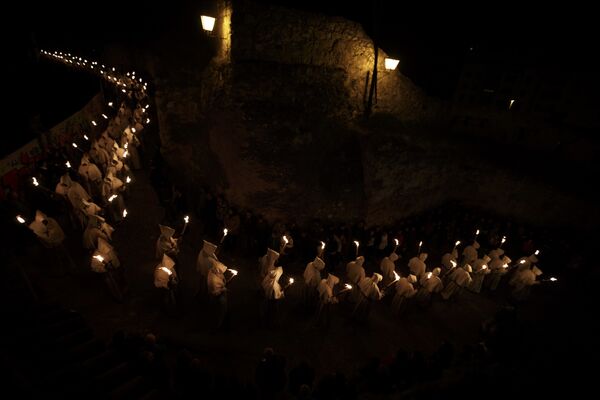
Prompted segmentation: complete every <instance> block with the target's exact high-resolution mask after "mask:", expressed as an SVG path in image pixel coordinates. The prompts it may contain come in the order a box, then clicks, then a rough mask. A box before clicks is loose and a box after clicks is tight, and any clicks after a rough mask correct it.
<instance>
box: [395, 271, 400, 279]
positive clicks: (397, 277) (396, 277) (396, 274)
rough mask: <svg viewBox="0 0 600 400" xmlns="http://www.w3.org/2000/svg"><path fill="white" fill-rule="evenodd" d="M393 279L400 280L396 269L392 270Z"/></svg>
mask: <svg viewBox="0 0 600 400" xmlns="http://www.w3.org/2000/svg"><path fill="white" fill-rule="evenodd" d="M394 278H395V279H394V280H396V281H398V280H400V275H398V273H397V272H396V271H394Z"/></svg>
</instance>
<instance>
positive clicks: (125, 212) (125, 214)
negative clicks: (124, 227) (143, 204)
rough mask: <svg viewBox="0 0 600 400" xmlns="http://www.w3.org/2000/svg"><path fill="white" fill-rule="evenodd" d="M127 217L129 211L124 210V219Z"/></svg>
mask: <svg viewBox="0 0 600 400" xmlns="http://www.w3.org/2000/svg"><path fill="white" fill-rule="evenodd" d="M126 217H127V209H124V210H123V218H126Z"/></svg>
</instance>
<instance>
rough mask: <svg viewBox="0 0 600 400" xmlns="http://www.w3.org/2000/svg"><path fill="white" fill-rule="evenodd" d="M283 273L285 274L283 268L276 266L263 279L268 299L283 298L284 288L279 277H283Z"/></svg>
mask: <svg viewBox="0 0 600 400" xmlns="http://www.w3.org/2000/svg"><path fill="white" fill-rule="evenodd" d="M281 275H283V268H281V267H276V268H275V269H273V270H271V271H270V272H269V273H268V274H267V275H266V276H265V278H264V279H263V282H262V287H263V290H264V292H265V297H266V298H267V299H270V300H279V299H281V298H283V290H282V289H281V286H280V285H279V278H281Z"/></svg>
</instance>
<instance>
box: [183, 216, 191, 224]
mask: <svg viewBox="0 0 600 400" xmlns="http://www.w3.org/2000/svg"><path fill="white" fill-rule="evenodd" d="M183 220H184V221H185V223H186V224H187V223H188V222H190V216H189V215H186V216H185V217H183Z"/></svg>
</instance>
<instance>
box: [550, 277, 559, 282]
mask: <svg viewBox="0 0 600 400" xmlns="http://www.w3.org/2000/svg"><path fill="white" fill-rule="evenodd" d="M550 280H551V281H552V282H556V281H557V280H558V279H556V278H555V277H551V278H550Z"/></svg>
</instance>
